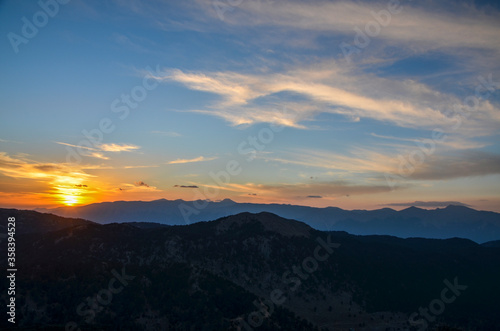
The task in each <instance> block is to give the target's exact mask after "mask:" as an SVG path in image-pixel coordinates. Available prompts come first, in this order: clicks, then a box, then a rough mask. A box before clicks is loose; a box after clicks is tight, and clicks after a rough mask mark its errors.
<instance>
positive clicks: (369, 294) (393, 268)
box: [0, 212, 500, 330]
mask: <svg viewBox="0 0 500 331" xmlns="http://www.w3.org/2000/svg"><path fill="white" fill-rule="evenodd" d="M7 213H8V212H7ZM30 215H31V214H30ZM27 217H28V216H27ZM16 219H17V220H18V222H20V223H22V224H24V226H28V227H29V226H32V225H31V224H30V222H36V223H37V227H36V228H37V229H39V230H40V231H39V232H38V233H33V232H31V233H26V234H19V235H17V237H16V243H17V264H18V266H17V267H18V272H17V279H16V287H17V295H16V303H17V315H16V321H17V327H22V328H25V329H27V328H38V329H40V328H41V327H47V329H61V330H62V329H64V328H65V327H67V329H70V330H71V329H72V328H73V327H76V326H78V328H80V329H81V330H95V329H104V330H132V329H134V330H237V329H238V326H239V327H240V328H242V330H251V329H254V330H315V329H328V330H349V329H356V330H387V329H388V330H398V329H399V330H405V329H415V330H416V329H418V328H419V327H421V326H424V324H423V323H424V322H425V323H427V324H428V325H429V328H430V329H433V328H437V327H439V326H442V325H449V326H453V327H457V328H460V329H462V330H495V329H498V328H497V325H500V319H499V318H498V317H497V312H498V297H499V295H500V288H499V286H498V285H497V282H498V279H500V249H499V248H498V247H483V246H481V245H478V244H476V243H474V242H472V241H469V240H464V239H449V240H427V239H399V238H395V237H387V236H364V237H363V236H353V235H349V234H347V233H345V232H329V233H326V232H320V231H316V230H314V229H312V228H310V227H309V226H307V225H305V224H303V223H301V222H297V221H293V220H287V219H283V218H280V217H278V216H276V215H273V214H269V213H260V214H250V213H243V214H238V215H235V216H229V217H226V218H222V219H218V220H216V221H212V222H202V223H196V224H192V225H189V226H172V227H166V228H165V227H154V226H150V227H149V226H148V227H147V228H142V229H140V228H138V227H135V226H133V225H130V224H109V225H98V224H94V223H87V222H85V223H82V224H73V223H71V222H72V221H68V222H69V223H68V224H69V225H70V227H67V228H62V229H57V230H55V231H50V232H47V231H46V230H44V224H45V222H46V220H47V216H44V215H42V214H39V219H38V220H37V219H34V218H32V217H31V218H29V217H28V219H29V220H28V219H26V220H25V219H24V215H23V212H18V214H17V216H16ZM2 222H4V219H2ZM4 252H5V247H4V246H2V253H1V254H2V255H1V256H0V263H2V265H6V261H5V258H4V257H5V256H6V253H4ZM450 287H451V290H447V291H444V289H445V288H450ZM443 292H446V293H445V296H444V297H442V295H443V294H442V293H443ZM0 297H1V298H2V302H6V300H7V296H6V291H5V290H3V291H2V292H1V293H0ZM444 301H446V302H444ZM419 310H420V312H419ZM414 312H415V314H413V315H412V313H414ZM0 326H2V327H6V326H8V325H7V323H6V318H4V319H3V320H2V321H1V324H0ZM76 329H77V328H75V330H76Z"/></svg>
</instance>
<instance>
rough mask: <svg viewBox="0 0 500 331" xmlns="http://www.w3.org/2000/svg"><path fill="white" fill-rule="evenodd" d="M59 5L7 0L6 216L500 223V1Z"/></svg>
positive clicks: (1, 180)
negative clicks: (414, 216) (330, 215)
mask: <svg viewBox="0 0 500 331" xmlns="http://www.w3.org/2000/svg"><path fill="white" fill-rule="evenodd" d="M40 3H42V4H44V3H46V4H47V5H46V6H45V9H43V8H42V7H41V5H40V4H39V3H38V2H37V1H17V0H8V1H1V2H0V35H1V36H2V41H1V44H0V59H1V60H0V73H1V75H0V111H1V113H0V114H1V115H0V207H13V208H28V209H30V208H39V207H47V208H50V207H57V206H63V205H82V204H88V203H94V202H103V201H116V200H146V201H149V200H155V199H161V198H165V199H169V200H175V199H184V200H195V199H210V200H214V201H215V200H222V199H225V198H230V199H232V200H235V201H238V202H255V203H290V204H299V205H310V206H320V207H325V206H336V207H340V208H344V209H377V208H383V207H391V208H394V209H401V208H406V207H407V206H409V205H417V206H420V207H428V208H436V207H443V206H446V205H448V204H451V203H454V204H465V205H468V206H470V207H473V208H476V209H482V210H492V211H497V212H500V141H499V138H500V131H499V129H500V5H499V4H498V1H400V2H398V1H379V2H377V1H366V2H363V1H356V2H350V1H314V0H313V1H304V0H287V1H280V0H273V1H271V0H231V1H228V0H217V1H212V0H206V1H205V0H191V1H156V0H152V1H138V0H123V1H119V0H107V1H97V0H95V1H82V0H71V1H67V0H64V1H63V0H60V2H56V1H55V0H42V1H41V2H40ZM63 3H64V4H63ZM44 10H45V11H44ZM415 202H416V203H415Z"/></svg>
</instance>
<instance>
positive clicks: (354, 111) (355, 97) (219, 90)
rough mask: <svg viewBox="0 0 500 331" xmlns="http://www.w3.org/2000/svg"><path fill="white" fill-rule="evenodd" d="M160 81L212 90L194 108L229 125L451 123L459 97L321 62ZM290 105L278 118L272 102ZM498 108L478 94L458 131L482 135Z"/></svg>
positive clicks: (172, 72)
mask: <svg viewBox="0 0 500 331" xmlns="http://www.w3.org/2000/svg"><path fill="white" fill-rule="evenodd" d="M161 80H163V81H176V82H180V83H182V84H184V85H185V86H186V87H188V88H190V89H193V90H200V91H204V92H210V93H214V94H217V95H219V96H220V100H219V101H217V102H215V103H214V104H212V105H208V106H207V109H192V111H194V112H198V113H204V114H208V115H213V116H217V117H221V118H224V119H225V120H226V121H228V122H230V123H231V124H232V125H241V124H254V123H262V122H264V123H276V122H279V123H280V124H282V125H286V126H290V127H304V126H303V124H301V123H300V122H301V121H305V120H313V119H314V118H315V117H316V116H317V115H318V114H320V113H332V114H339V115H342V116H344V117H346V118H347V119H349V120H352V121H360V120H361V119H364V118H370V119H375V120H378V121H381V122H389V123H392V124H394V125H397V126H400V127H410V128H436V127H437V126H441V127H444V128H451V127H453V126H454V125H456V120H455V119H454V117H453V118H450V115H449V114H448V112H449V113H450V114H453V112H454V111H456V109H457V107H458V108H460V107H462V108H463V106H464V105H463V101H462V100H461V99H460V98H458V97H457V96H454V95H453V94H446V93H443V92H437V91H436V90H435V89H434V88H432V87H430V86H427V85H425V84H423V83H419V82H416V81H414V80H410V79H406V80H403V81H401V79H400V78H399V77H397V78H388V77H378V76H376V75H374V74H372V73H363V72H362V71H360V70H358V69H355V68H351V67H345V66H343V65H342V64H341V63H339V62H336V61H325V62H322V63H319V64H315V65H310V66H308V67H305V66H301V67H297V68H289V69H287V70H286V71H284V72H277V73H264V74H239V73H236V72H183V71H181V70H178V69H167V70H166V71H165V76H164V78H162V79H161ZM283 93H292V94H295V95H297V96H300V97H301V98H299V99H298V101H294V102H290V101H289V100H288V99H287V98H284V97H283V96H281V95H282V94H283ZM277 104H280V105H285V104H286V107H287V108H289V109H288V110H289V115H293V116H289V117H288V118H286V121H281V122H280V118H282V117H280V112H279V111H276V108H277V107H276V105H277ZM499 113H500V109H498V108H497V107H496V106H494V105H493V104H491V103H490V102H489V101H488V100H479V99H478V108H477V111H476V115H475V116H474V117H471V118H469V119H467V121H463V122H464V123H462V125H461V127H460V130H461V132H466V130H468V131H469V132H472V133H473V134H479V135H484V133H483V132H486V134H488V133H492V132H495V129H496V128H497V127H498V125H499V123H500V116H499V115H498V114H499Z"/></svg>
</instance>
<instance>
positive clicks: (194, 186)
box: [174, 185, 198, 188]
mask: <svg viewBox="0 0 500 331" xmlns="http://www.w3.org/2000/svg"><path fill="white" fill-rule="evenodd" d="M174 187H180V188H198V186H196V185H174Z"/></svg>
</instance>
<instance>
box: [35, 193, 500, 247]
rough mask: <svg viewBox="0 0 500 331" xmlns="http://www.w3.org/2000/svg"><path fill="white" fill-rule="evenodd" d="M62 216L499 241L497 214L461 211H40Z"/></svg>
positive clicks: (247, 207) (211, 205)
mask: <svg viewBox="0 0 500 331" xmlns="http://www.w3.org/2000/svg"><path fill="white" fill-rule="evenodd" d="M39 211H41V212H48V213H53V214H55V215H59V216H64V217H74V218H84V219H88V220H91V221H94V222H97V223H101V224H108V223H113V222H154V223H161V224H167V225H184V224H191V223H195V222H200V221H209V220H214V219H217V218H220V217H225V216H229V215H235V214H238V213H242V212H252V213H259V212H270V213H273V214H276V215H278V216H281V217H284V218H290V219H295V220H298V221H302V222H304V223H306V224H308V225H309V226H311V227H312V228H314V229H317V230H321V231H330V230H335V231H346V232H349V233H351V234H359V235H375V234H380V235H392V236H397V237H401V238H409V237H422V238H438V239H446V238H453V237H458V238H467V239H470V240H473V241H475V242H477V243H483V242H486V241H492V240H499V239H500V214H499V213H495V212H490V211H478V210H474V209H471V208H468V207H465V206H453V205H451V206H448V207H446V208H438V209H433V210H427V209H421V208H417V207H409V208H407V209H404V210H400V211H396V210H394V209H390V208H383V209H377V210H343V209H340V208H336V207H326V208H315V207H306V206H297V205H288V204H253V203H237V202H234V201H232V200H230V199H225V200H222V201H218V202H212V201H202V200H198V201H184V200H166V199H161V200H155V201H149V202H143V201H116V202H103V203H96V204H90V205H86V206H79V207H59V208H55V209H43V210H42V209H40V210H39Z"/></svg>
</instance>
